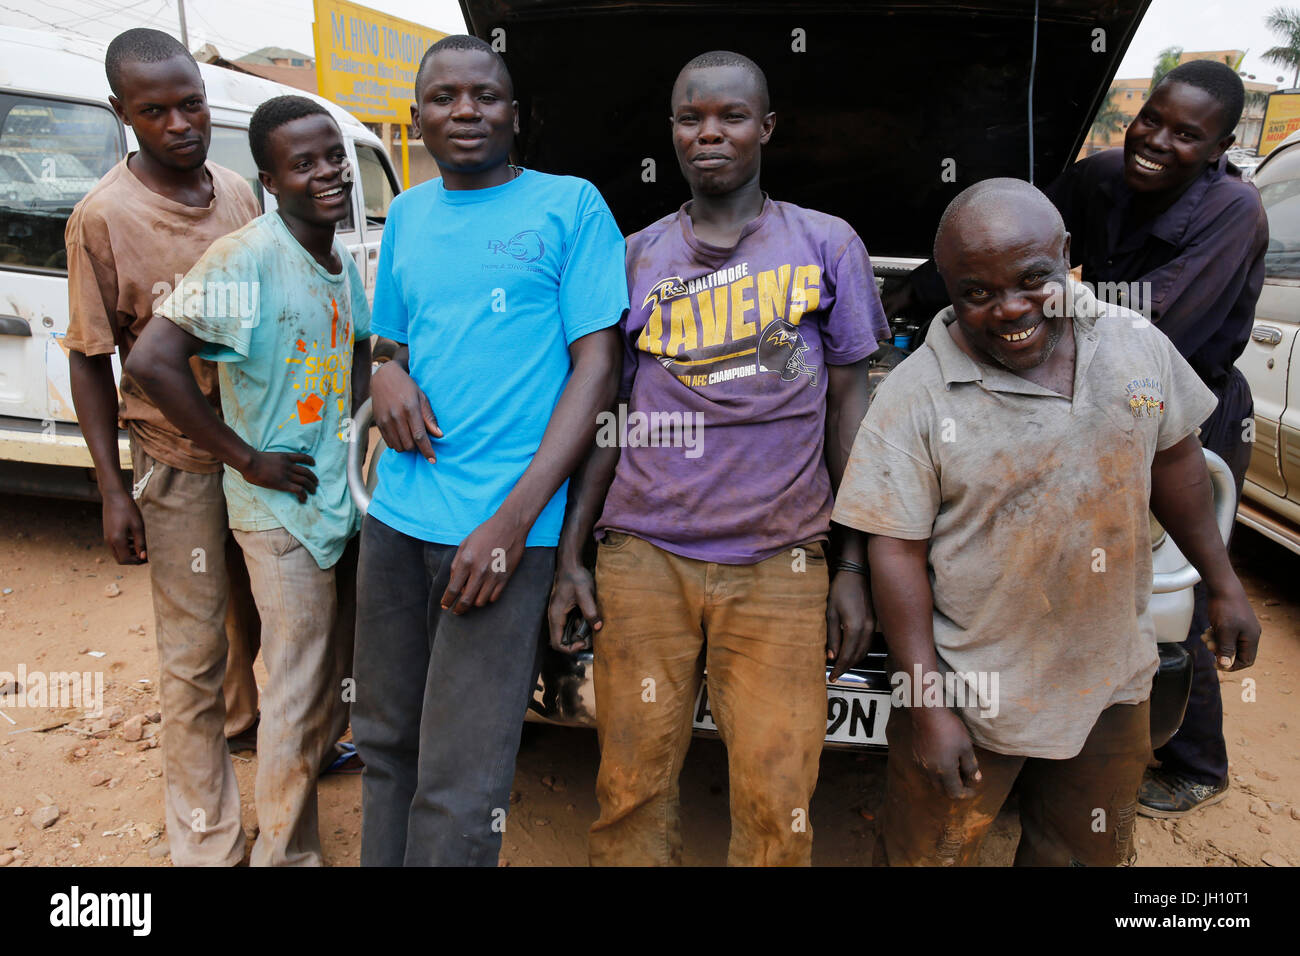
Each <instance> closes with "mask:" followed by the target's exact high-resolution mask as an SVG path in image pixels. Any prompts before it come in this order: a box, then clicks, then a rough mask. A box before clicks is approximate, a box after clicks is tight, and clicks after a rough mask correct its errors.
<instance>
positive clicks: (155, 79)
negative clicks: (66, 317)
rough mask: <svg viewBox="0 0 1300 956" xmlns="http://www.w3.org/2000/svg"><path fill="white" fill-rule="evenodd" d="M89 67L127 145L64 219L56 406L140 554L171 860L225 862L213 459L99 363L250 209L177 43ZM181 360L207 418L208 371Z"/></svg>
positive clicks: (123, 38) (135, 554)
mask: <svg viewBox="0 0 1300 956" xmlns="http://www.w3.org/2000/svg"><path fill="white" fill-rule="evenodd" d="M105 68H106V70H107V73H108V82H109V86H110V87H111V88H112V90H113V95H112V96H111V97H109V103H110V104H111V105H112V107H113V109H114V110H115V111H116V112H117V115H118V117H119V118H120V119H121V120H122V122H124V123H126V124H127V125H128V126H130V127H131V128H132V129H133V130H134V131H135V135H136V139H137V141H138V142H139V144H140V149H139V151H138V152H134V153H132V154H131V155H130V156H128V157H127V158H126V159H125V160H123V161H122V162H121V163H118V164H117V165H116V166H114V167H113V168H112V169H110V170H109V171H108V172H107V173H106V174H105V175H104V178H103V179H101V180H100V181H99V183H97V184H96V185H95V187H94V188H93V189H92V190H91V191H90V192H89V193H87V194H86V196H85V198H83V199H82V200H81V202H79V203H78V204H77V207H76V208H75V209H74V210H73V213H72V216H71V218H69V220H68V227H67V231H66V236H65V238H66V242H67V250H68V300H69V314H70V321H69V323H68V334H67V338H66V340H65V341H66V344H67V346H68V349H69V356H68V357H69V366H70V373H71V384H72V399H73V404H74V405H75V406H76V409H77V418H78V420H79V421H80V423H81V429H82V433H83V434H84V435H85V437H86V444H87V445H88V446H89V449H90V453H91V457H92V458H93V460H94V462H95V473H96V475H97V477H98V480H99V486H100V492H101V494H102V496H103V500H104V538H105V540H106V541H107V543H108V545H109V547H110V548H111V549H112V551H113V556H114V557H115V558H116V559H117V561H118V563H119V564H140V563H143V562H145V561H146V560H147V561H148V563H149V570H150V579H151V582H152V590H153V601H154V616H155V619H156V629H157V635H158V655H159V663H160V667H161V670H162V682H161V686H162V704H163V712H164V713H165V714H166V716H167V735H166V741H165V746H164V748H163V767H164V770H165V772H166V784H167V789H166V803H167V835H168V838H169V841H170V844H171V856H172V861H173V862H174V863H175V864H177V865H180V866H201V865H213V866H220V865H233V864H235V863H238V862H239V861H240V859H241V858H242V857H243V854H244V832H243V829H242V826H241V824H240V813H239V787H238V785H237V783H236V781H235V775H234V768H233V766H232V765H231V761H230V756H229V752H228V751H227V748H226V741H225V733H224V724H225V704H224V701H223V698H222V679H223V675H224V673H225V670H226V652H227V636H226V623H225V622H226V617H227V610H228V607H229V606H230V604H231V601H230V594H231V588H230V577H231V574H235V573H238V572H237V570H236V569H235V568H232V569H231V574H228V571H227V557H226V555H227V542H228V539H229V531H228V528H227V522H226V501H225V496H224V495H223V493H222V485H221V482H222V475H221V463H220V462H219V461H217V460H216V459H215V458H213V457H212V456H211V455H210V454H208V453H207V452H205V451H204V450H203V449H201V448H199V447H198V446H197V445H195V444H194V442H193V441H191V440H190V439H189V438H188V437H186V436H185V435H183V434H181V432H180V431H179V430H178V429H177V428H176V427H175V426H174V425H172V424H171V423H170V422H169V421H168V420H167V419H166V417H164V416H163V414H162V413H161V412H160V411H159V410H158V408H157V407H156V406H155V405H154V404H153V402H151V401H150V400H149V398H148V397H147V396H146V395H145V393H144V391H143V390H142V389H140V388H139V387H138V386H137V385H136V383H135V382H134V381H132V380H131V378H130V376H128V375H123V376H122V380H121V398H122V404H121V408H120V410H119V407H118V390H117V388H116V387H115V385H114V380H113V368H112V364H111V363H112V355H113V353H114V351H117V350H120V352H121V357H122V359H123V361H125V359H126V356H127V353H128V352H129V351H130V349H131V346H132V345H133V344H134V343H135V341H136V339H137V338H138V337H139V335H140V333H141V332H142V331H143V330H144V327H145V325H146V323H148V322H149V321H150V319H151V317H152V316H153V313H154V309H155V308H156V306H157V305H159V304H160V303H161V302H162V301H163V300H164V299H166V298H167V296H168V295H169V294H170V293H171V292H172V289H173V286H174V284H175V283H176V282H177V281H178V277H179V276H183V275H184V274H185V273H186V272H188V271H189V269H190V267H191V266H192V265H194V263H195V262H196V261H197V260H198V258H199V257H200V256H201V255H202V254H203V252H204V251H205V250H206V249H207V247H208V246H209V245H210V244H211V243H212V242H213V241H214V240H216V239H218V238H220V237H221V236H224V235H226V234H227V233H229V232H233V231H234V230H236V229H238V228H240V227H241V226H243V225H244V224H245V223H247V222H249V221H250V220H252V219H254V218H255V217H256V216H257V215H258V212H259V210H258V206H257V201H256V200H255V199H254V197H253V194H252V190H251V189H250V188H249V186H248V184H247V183H246V182H245V181H244V180H243V179H242V178H241V177H240V176H239V175H238V174H237V173H235V172H232V171H231V170H228V169H225V168H223V167H221V166H216V165H213V164H211V163H208V162H207V161H206V160H207V151H208V145H209V141H210V139H211V116H210V114H209V112H208V105H207V99H206V96H205V93H204V87H203V79H202V76H201V75H200V73H199V69H198V65H197V64H196V63H195V62H194V59H193V57H191V56H190V55H189V53H188V52H187V51H186V50H185V48H184V47H183V46H181V45H180V44H179V43H178V42H177V41H176V40H175V39H173V38H172V37H170V36H168V35H167V34H165V33H161V32H159V31H157V30H146V29H135V30H127V31H126V32H125V33H122V34H120V35H119V36H118V37H116V38H115V39H114V40H113V42H112V43H111V44H109V47H108V53H107V56H106V58H105ZM192 365H193V369H194V376H195V378H196V379H197V381H198V383H199V386H200V388H201V389H202V390H203V393H204V395H205V396H206V397H207V399H208V401H210V402H211V403H212V405H213V407H214V408H215V409H217V410H218V413H220V398H219V395H218V391H217V376H216V372H215V370H214V368H213V366H212V365H211V363H208V362H200V361H198V360H195V361H194V362H193V363H192ZM119 418H120V420H121V421H122V422H124V423H125V427H126V428H127V430H128V432H129V434H130V440H131V459H132V464H133V467H134V472H135V475H134V477H135V486H134V489H127V488H126V487H125V485H124V483H123V482H122V480H121V477H120V462H119V459H118V453H117V428H118V420H119ZM146 528H147V530H148V542H147V547H146ZM236 553H237V552H236Z"/></svg>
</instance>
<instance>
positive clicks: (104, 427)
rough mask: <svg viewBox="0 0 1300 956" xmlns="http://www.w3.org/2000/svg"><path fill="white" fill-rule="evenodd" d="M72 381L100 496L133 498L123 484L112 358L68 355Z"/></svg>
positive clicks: (80, 422) (76, 354)
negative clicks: (128, 496) (118, 446)
mask: <svg viewBox="0 0 1300 956" xmlns="http://www.w3.org/2000/svg"><path fill="white" fill-rule="evenodd" d="M68 377H69V382H70V384H71V386H72V406H73V408H75V409H76V410H77V422H78V424H79V425H80V426H81V434H82V435H83V436H84V437H85V439H86V447H87V448H88V449H89V450H90V458H91V461H93V462H94V463H95V479H96V481H98V482H99V491H100V494H101V495H103V496H104V497H105V498H107V497H110V496H112V495H129V494H130V492H129V490H128V489H127V487H126V485H125V483H124V482H123V481H122V458H121V455H120V454H119V453H118V448H117V385H116V384H115V383H114V381H113V360H112V356H109V355H83V354H82V353H81V352H77V351H69V352H68Z"/></svg>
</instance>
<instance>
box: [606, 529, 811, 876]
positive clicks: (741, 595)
mask: <svg viewBox="0 0 1300 956" xmlns="http://www.w3.org/2000/svg"><path fill="white" fill-rule="evenodd" d="M801 550H802V551H803V552H804V557H803V558H802V559H801V560H796V559H795V557H793V556H792V554H791V552H789V551H787V552H782V553H781V554H778V555H776V556H774V557H771V558H768V559H767V560H766V561H761V562H759V563H758V564H752V565H727V564H713V563H710V562H707V561H695V560H692V559H690V558H683V557H679V556H678V555H675V554H671V553H669V552H668V551H664V550H663V549H661V548H658V547H656V546H655V545H653V544H650V543H649V542H647V541H643V540H642V539H640V538H637V537H634V536H632V535H627V534H621V533H617V532H607V533H606V534H605V537H604V539H603V540H602V541H601V543H600V545H599V548H598V551H597V558H596V588H597V594H598V595H599V597H600V604H601V610H602V612H603V615H604V626H603V627H602V628H601V630H599V631H598V632H596V636H595V646H594V651H595V684H596V728H597V733H598V735H599V738H600V771H599V773H598V775H597V778H596V796H597V799H598V800H599V802H600V817H599V819H598V820H597V821H596V822H595V824H593V825H592V828H591V834H590V837H589V843H588V849H589V853H590V858H591V863H592V865H593V866H616V865H642V866H645V865H670V864H680V863H681V861H682V836H681V822H680V819H679V797H678V777H679V775H680V774H681V769H682V764H683V762H684V761H685V759H686V749H687V747H688V745H689V744H690V740H691V725H692V716H693V714H692V712H693V710H694V708H695V700H696V697H697V695H698V693H699V689H700V679H701V676H702V674H703V671H704V669H705V668H706V667H707V669H708V683H709V705H710V708H711V709H712V712H713V719H714V721H715V722H716V723H717V726H718V733H719V735H720V736H721V738H722V742H723V743H724V744H725V745H726V748H727V768H728V776H729V778H730V787H731V842H730V845H729V847H728V850H727V862H728V863H729V864H731V865H738V866H760V865H767V866H795V865H798V866H807V865H809V864H810V863H811V862H812V821H811V820H810V819H809V803H810V802H811V800H812V794H813V789H814V787H816V785H817V764H818V759H819V758H820V756H821V749H822V740H823V739H824V737H825V735H826V592H827V580H828V579H827V570H826V558H825V550H824V548H823V546H822V545H821V544H810V545H805V546H804V547H803V548H802V549H801Z"/></svg>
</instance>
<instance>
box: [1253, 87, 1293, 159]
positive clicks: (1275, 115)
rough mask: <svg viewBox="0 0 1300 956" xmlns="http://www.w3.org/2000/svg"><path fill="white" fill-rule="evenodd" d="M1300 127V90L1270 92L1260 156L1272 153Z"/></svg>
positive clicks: (1259, 151) (1261, 135)
mask: <svg viewBox="0 0 1300 956" xmlns="http://www.w3.org/2000/svg"><path fill="white" fill-rule="evenodd" d="M1298 129H1300V90H1287V91H1285V92H1278V93H1270V94H1269V95H1268V106H1267V107H1266V108H1265V110H1264V128H1263V131H1262V132H1261V133H1260V136H1259V150H1258V153H1259V155H1260V157H1264V156H1267V155H1268V154H1269V153H1271V152H1272V151H1273V150H1274V149H1275V148H1276V147H1277V146H1278V144H1279V143H1281V142H1282V140H1284V139H1286V138H1287V137H1288V136H1290V135H1291V134H1292V133H1294V132H1295V131H1296V130H1298Z"/></svg>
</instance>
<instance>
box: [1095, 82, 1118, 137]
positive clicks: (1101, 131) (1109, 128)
mask: <svg viewBox="0 0 1300 956" xmlns="http://www.w3.org/2000/svg"><path fill="white" fill-rule="evenodd" d="M1117 93H1118V90H1116V89H1114V88H1113V87H1112V88H1111V89H1110V90H1108V91H1107V92H1106V98H1105V99H1104V100H1102V101H1101V106H1099V107H1098V108H1097V115H1096V117H1095V118H1094V119H1093V121H1092V127H1091V128H1090V129H1089V130H1088V142H1089V143H1090V144H1091V145H1095V144H1096V142H1097V140H1101V141H1102V142H1103V143H1106V142H1109V140H1110V136H1111V134H1112V133H1118V132H1119V131H1120V130H1122V129H1123V128H1124V119H1125V116H1124V111H1123V110H1121V109H1120V108H1119V104H1118V103H1116V102H1115V96H1116V94H1117Z"/></svg>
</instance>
